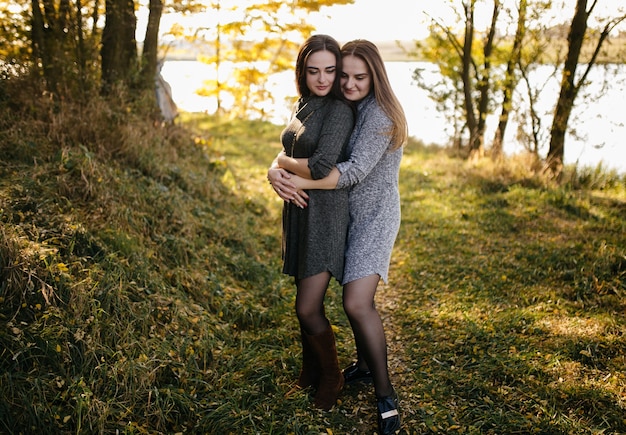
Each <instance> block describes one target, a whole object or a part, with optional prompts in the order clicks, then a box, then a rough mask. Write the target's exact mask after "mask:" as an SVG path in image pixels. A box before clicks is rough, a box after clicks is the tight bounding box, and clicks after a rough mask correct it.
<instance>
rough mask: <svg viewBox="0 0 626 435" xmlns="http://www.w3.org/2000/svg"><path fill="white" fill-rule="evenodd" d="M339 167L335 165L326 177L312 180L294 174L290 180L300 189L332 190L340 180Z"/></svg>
mask: <svg viewBox="0 0 626 435" xmlns="http://www.w3.org/2000/svg"><path fill="white" fill-rule="evenodd" d="M339 175H341V174H340V173H339V169H337V168H336V167H334V168H333V169H331V171H330V173H329V174H328V175H327V176H325V177H324V178H320V179H319V180H311V179H309V178H304V177H300V176H298V175H292V176H291V178H290V180H289V181H290V182H291V183H292V184H293V185H294V186H295V187H296V188H297V189H298V190H305V189H321V190H332V189H335V188H336V187H337V182H338V181H339Z"/></svg>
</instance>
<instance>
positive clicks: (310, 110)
mask: <svg viewBox="0 0 626 435" xmlns="http://www.w3.org/2000/svg"><path fill="white" fill-rule="evenodd" d="M353 125H354V114H353V111H352V109H351V108H350V106H348V104H347V103H345V102H342V101H339V100H336V99H334V98H332V97H330V96H327V97H317V96H311V97H307V98H301V99H300V100H299V101H298V103H297V107H296V112H295V114H294V116H293V117H292V120H291V122H290V123H289V125H288V126H287V127H286V128H285V130H283V132H282V134H281V141H282V144H283V148H284V150H285V153H286V154H287V155H288V156H291V157H294V158H308V159H309V169H310V170H311V176H312V178H313V179H320V178H324V177H326V176H327V175H328V174H329V173H330V171H331V169H332V168H333V167H334V166H335V165H336V164H337V162H338V161H342V160H345V159H346V157H347V156H346V154H345V147H346V144H347V142H348V139H349V138H350V134H351V132H352V127H353ZM307 193H308V194H309V201H308V207H306V208H304V209H301V208H299V207H298V206H296V205H294V204H292V203H289V202H285V204H284V208H283V246H282V253H283V273H285V274H288V275H291V276H293V277H295V278H296V279H302V278H307V277H309V276H313V275H317V274H318V273H321V272H326V271H328V272H330V273H331V275H332V276H334V277H335V279H337V280H338V281H339V282H341V279H342V277H343V264H344V250H345V244H346V237H347V232H348V223H349V212H348V190H347V189H335V190H308V191H307Z"/></svg>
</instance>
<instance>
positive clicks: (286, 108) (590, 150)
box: [161, 61, 626, 173]
mask: <svg viewBox="0 0 626 435" xmlns="http://www.w3.org/2000/svg"><path fill="white" fill-rule="evenodd" d="M386 68H387V72H388V74H389V79H390V81H391V84H392V86H393V88H394V91H395V92H396V95H397V96H398V98H399V99H400V102H401V103H402V106H403V107H404V110H405V112H406V115H407V119H408V122H409V134H410V135H411V136H413V137H415V138H417V139H420V140H422V141H423V142H425V143H427V144H430V143H434V144H439V145H445V144H447V143H448V138H449V133H450V131H449V129H450V128H451V125H449V123H448V122H447V121H446V118H445V116H444V115H443V114H441V113H440V112H438V111H437V108H436V106H435V103H434V102H432V101H431V100H430V99H429V98H428V94H427V92H426V91H425V90H423V89H420V88H419V87H417V85H415V83H414V82H413V80H412V75H413V71H414V70H415V69H416V68H421V69H422V70H423V71H424V75H425V76H426V77H430V78H431V79H432V80H433V83H434V82H435V81H436V79H437V75H438V72H437V71H436V69H435V67H434V65H433V64H429V63H424V62H387V63H386ZM550 72H551V68H550V67H541V68H539V69H538V70H537V71H536V72H535V73H534V77H533V78H534V80H535V81H536V82H537V83H539V84H541V85H542V86H543V88H542V91H541V93H540V98H539V99H538V102H537V107H538V113H540V114H543V115H545V116H543V118H542V126H543V129H544V132H543V137H545V138H546V143H545V149H542V150H541V151H540V154H541V155H542V156H545V155H546V153H547V150H548V145H549V143H548V140H549V139H548V138H549V136H548V134H547V129H549V128H550V125H551V118H552V115H551V113H552V111H553V107H554V105H555V103H556V100H557V97H558V93H559V79H560V76H556V77H554V78H551V79H549V76H550ZM161 74H162V76H163V78H164V79H165V80H166V81H167V82H168V83H169V84H170V86H171V87H172V94H173V98H174V101H175V102H176V104H177V105H178V107H179V108H180V109H181V110H184V111H187V112H208V113H213V112H214V111H215V109H216V101H215V99H212V98H208V97H201V96H199V95H197V94H196V91H197V90H198V89H200V88H201V87H202V86H203V82H204V81H205V80H209V79H214V78H215V75H216V74H215V69H214V67H213V66H211V65H207V64H204V63H201V62H197V61H167V62H165V64H164V65H163V68H162V70H161ZM220 77H221V79H222V80H224V78H227V77H228V71H227V70H225V71H220ZM606 77H608V80H605V78H606ZM588 79H589V81H590V83H589V85H588V86H587V87H585V88H584V89H583V91H582V92H581V94H579V96H578V97H577V100H576V103H577V107H576V108H575V109H574V112H573V113H572V116H571V118H570V128H572V127H574V128H573V130H575V134H571V133H570V134H568V135H567V137H566V142H565V163H566V164H571V163H578V165H580V166H596V165H597V164H598V163H600V162H602V164H603V166H604V167H606V168H611V169H616V170H617V171H619V172H620V173H626V124H625V122H626V116H625V115H624V113H625V112H624V109H623V107H624V103H625V102H626V67H624V66H621V67H620V68H617V69H616V68H615V67H611V69H608V70H607V69H605V68H603V67H600V66H596V67H594V69H592V71H591V73H590V76H589V78H588ZM607 83H608V89H607V88H606V86H607ZM268 89H269V90H270V91H271V92H272V95H274V97H275V101H276V102H275V103H274V104H269V103H268V105H267V107H265V110H266V113H270V114H271V119H270V120H271V121H272V122H274V123H276V124H279V125H283V124H285V123H286V122H287V120H288V118H289V114H290V112H291V106H290V104H289V103H287V102H286V101H287V99H288V98H289V97H293V96H294V95H296V89H295V84H294V74H293V72H292V71H288V72H284V73H280V74H276V75H274V76H273V77H272V78H271V80H270V83H269V85H268ZM520 104H522V103H520ZM223 105H224V106H225V107H227V106H228V101H225V102H223ZM496 125H497V117H496V116H491V117H490V118H488V119H487V134H486V136H485V140H486V141H487V144H489V143H490V142H491V140H492V138H493V135H494V131H495V127H496ZM517 130H518V128H517V124H516V122H515V121H514V120H511V121H509V125H508V127H507V136H506V137H505V149H504V151H505V153H507V154H513V153H515V152H518V151H519V150H520V149H521V147H520V145H519V143H518V142H517V141H516V135H517Z"/></svg>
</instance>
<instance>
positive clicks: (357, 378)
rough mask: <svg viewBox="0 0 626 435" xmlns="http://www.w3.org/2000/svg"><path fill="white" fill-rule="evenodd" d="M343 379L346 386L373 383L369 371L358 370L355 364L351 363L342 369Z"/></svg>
mask: <svg viewBox="0 0 626 435" xmlns="http://www.w3.org/2000/svg"><path fill="white" fill-rule="evenodd" d="M343 379H344V381H345V383H346V384H351V383H353V382H363V383H366V384H371V383H372V382H373V381H374V378H372V373H371V372H370V371H369V370H362V369H360V368H359V366H358V364H357V363H356V362H353V363H352V364H350V365H349V366H348V367H346V368H345V369H343Z"/></svg>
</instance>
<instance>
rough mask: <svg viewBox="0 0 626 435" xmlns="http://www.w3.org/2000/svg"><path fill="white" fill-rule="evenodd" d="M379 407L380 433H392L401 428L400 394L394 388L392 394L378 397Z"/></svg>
mask: <svg viewBox="0 0 626 435" xmlns="http://www.w3.org/2000/svg"><path fill="white" fill-rule="evenodd" d="M376 402H377V404H376V405H377V408H378V433H379V434H380V435H390V434H393V433H395V432H396V431H397V430H398V429H400V403H399V401H398V395H397V394H396V391H395V390H393V392H392V393H391V395H389V396H385V397H377V398H376Z"/></svg>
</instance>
